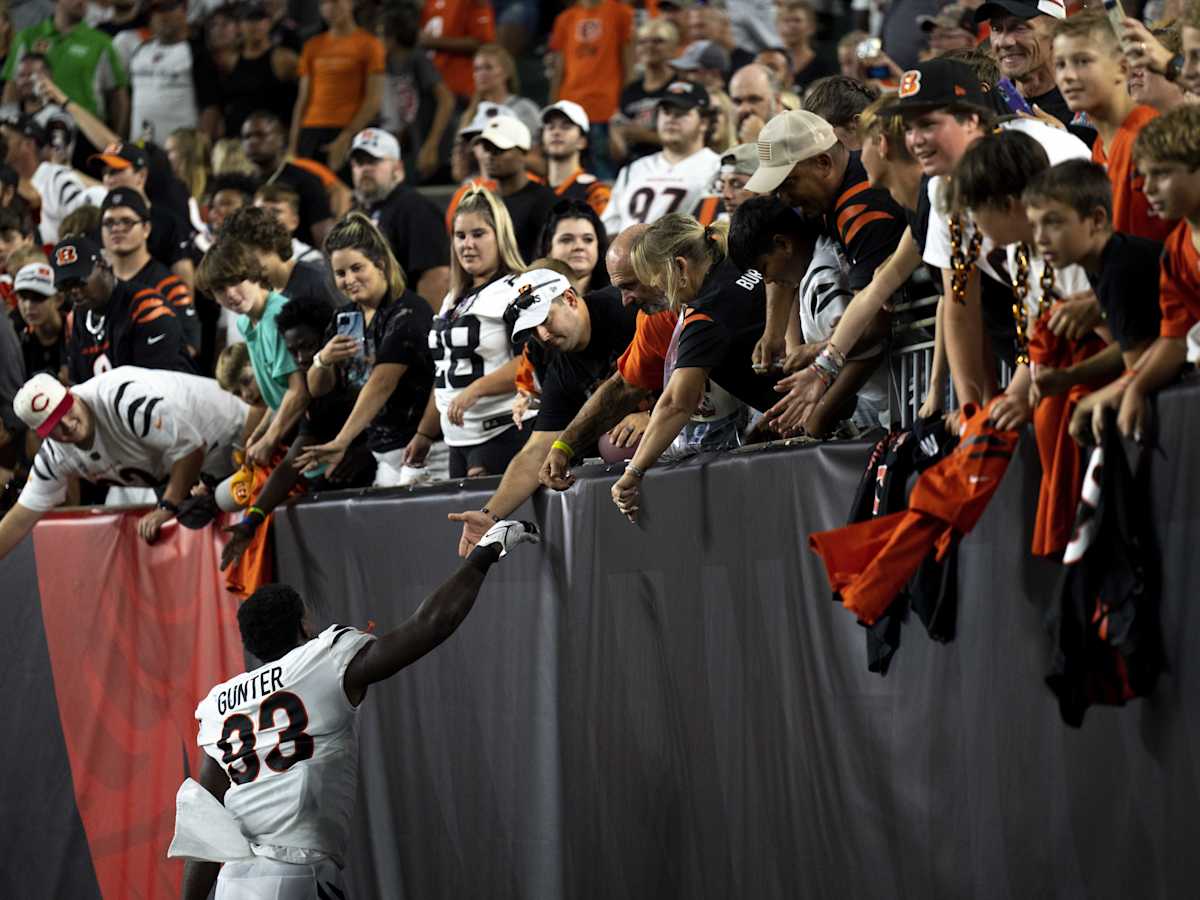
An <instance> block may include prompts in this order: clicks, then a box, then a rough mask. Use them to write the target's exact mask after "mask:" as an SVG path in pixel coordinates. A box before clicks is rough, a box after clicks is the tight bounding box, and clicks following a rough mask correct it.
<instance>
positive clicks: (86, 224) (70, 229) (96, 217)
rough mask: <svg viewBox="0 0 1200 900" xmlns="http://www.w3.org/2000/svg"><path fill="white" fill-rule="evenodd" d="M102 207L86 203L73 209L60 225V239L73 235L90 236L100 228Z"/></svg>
mask: <svg viewBox="0 0 1200 900" xmlns="http://www.w3.org/2000/svg"><path fill="white" fill-rule="evenodd" d="M101 215H102V213H101V211H100V207H98V206H92V204H90V203H85V204H84V205H83V206H80V207H78V208H77V209H73V210H71V212H69V213H68V214H67V216H66V218H64V219H63V220H62V224H61V225H60V226H58V236H59V239H60V240H65V239H67V238H71V237H88V236H90V235H93V234H95V233H96V232H97V231H99V230H100V217H101Z"/></svg>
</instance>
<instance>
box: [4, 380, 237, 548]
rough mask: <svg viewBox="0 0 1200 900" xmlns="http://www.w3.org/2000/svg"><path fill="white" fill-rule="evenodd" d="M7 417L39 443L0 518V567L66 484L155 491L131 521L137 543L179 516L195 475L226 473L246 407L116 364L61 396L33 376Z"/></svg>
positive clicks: (213, 388) (200, 384)
mask: <svg viewBox="0 0 1200 900" xmlns="http://www.w3.org/2000/svg"><path fill="white" fill-rule="evenodd" d="M13 409H14V411H15V412H16V414H17V415H18V416H19V417H20V418H21V421H23V422H24V423H25V424H26V425H28V426H29V428H30V430H32V431H36V432H37V433H38V435H39V436H40V437H42V438H43V441H42V446H41V448H40V449H39V450H38V453H37V456H36V457H34V460H33V466H32V468H31V470H30V473H29V480H28V481H27V482H26V483H25V487H24V488H23V489H22V491H21V496H20V497H19V498H18V499H17V502H16V504H15V505H14V506H13V508H12V509H10V510H9V511H8V512H7V513H6V514H5V516H4V519H3V520H0V559H2V558H4V557H5V556H7V555H8V553H9V551H11V550H12V549H13V547H15V546H16V545H17V544H19V543H20V542H21V540H22V539H23V538H24V537H25V535H27V534H28V533H29V532H30V531H31V530H32V529H33V526H34V525H36V524H37V522H38V519H40V518H41V517H42V516H43V515H44V514H45V513H47V512H48V511H50V510H52V509H54V507H56V506H58V505H59V504H60V503H62V502H63V501H64V500H65V499H66V497H67V482H68V479H69V478H71V477H72V476H74V477H79V478H85V479H87V480H88V481H92V482H96V483H97V484H108V485H130V486H135V487H158V486H160V485H163V484H165V485H166V488H165V489H164V490H163V493H162V499H161V500H159V502H158V508H157V509H155V510H153V511H152V512H149V513H147V514H146V515H145V516H143V517H142V519H141V521H139V522H138V534H140V535H141V536H142V538H143V539H144V540H146V541H147V542H152V541H154V540H155V539H156V538H157V537H158V532H159V529H160V528H161V527H162V526H163V524H164V523H165V522H167V521H168V520H169V519H171V518H173V517H174V516H175V515H176V514H178V512H179V504H181V503H183V502H184V501H185V500H186V499H187V498H188V496H189V494H190V492H191V489H192V485H194V484H195V483H196V481H197V479H198V478H199V476H200V473H201V472H206V473H208V474H209V475H212V476H213V477H214V478H216V479H218V480H219V479H222V478H224V477H225V476H227V475H229V474H231V473H232V472H233V470H234V465H233V455H232V454H233V448H234V445H235V443H237V442H238V441H239V440H240V439H241V434H242V428H243V427H244V426H245V424H246V414H247V412H248V411H249V407H248V406H246V404H245V403H243V402H242V401H241V400H239V399H238V398H237V397H235V396H233V395H232V394H230V393H227V392H225V391H223V390H221V388H220V386H219V385H218V384H217V383H216V382H215V381H213V380H212V379H211V378H201V377H199V376H198V375H188V374H185V373H183V372H168V371H166V370H162V369H139V368H137V367H136V366H118V367H117V368H115V369H110V370H109V371H107V372H104V373H102V374H100V375H97V376H96V377H94V378H91V379H89V380H88V381H86V382H85V383H83V384H77V385H75V386H74V387H72V388H70V389H69V390H68V389H67V388H65V387H63V386H62V384H61V383H59V381H58V379H56V378H55V377H54V376H53V375H50V374H48V373H45V372H41V373H39V374H37V375H34V376H33V377H32V378H31V379H29V381H27V382H25V385H24V386H23V387H22V388H21V390H19V391H18V392H17V395H16V397H15V398H13Z"/></svg>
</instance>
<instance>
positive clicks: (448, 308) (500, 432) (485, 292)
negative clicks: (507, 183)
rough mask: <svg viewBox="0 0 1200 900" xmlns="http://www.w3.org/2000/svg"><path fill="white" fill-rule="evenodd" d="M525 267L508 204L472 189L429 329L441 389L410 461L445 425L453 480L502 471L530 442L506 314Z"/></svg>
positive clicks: (457, 221)
mask: <svg viewBox="0 0 1200 900" xmlns="http://www.w3.org/2000/svg"><path fill="white" fill-rule="evenodd" d="M524 270H525V262H524V260H522V259H521V255H520V253H519V252H518V250H517V242H516V239H515V237H514V235H513V228H512V219H511V218H510V217H509V215H508V210H507V209H505V207H504V204H503V203H501V202H500V200H499V199H498V198H497V197H496V196H495V195H494V194H493V193H492V192H491V191H489V190H487V188H482V187H480V188H475V189H473V190H471V191H469V192H468V193H467V194H466V195H465V196H464V197H463V199H462V201H461V202H460V203H459V204H458V209H457V210H456V211H455V214H454V228H453V232H452V234H451V253H450V292H449V293H448V294H447V295H446V299H445V301H443V303H442V309H441V312H439V313H438V315H437V316H436V317H435V318H434V320H433V329H432V330H431V331H430V332H429V349H430V350H431V351H432V353H433V363H434V380H433V393H432V395H431V396H430V399H429V405H428V407H427V408H426V410H425V415H424V416H423V417H422V419H421V424H420V427H419V428H418V429H417V436H416V438H414V440H413V442H411V443H410V444H409V452H408V453H407V454H406V458H405V464H406V465H419V464H420V462H421V460H422V458H423V453H421V452H420V451H421V450H423V449H425V447H426V445H427V444H428V438H427V437H425V436H427V435H434V434H436V433H437V431H439V430H440V431H441V433H442V435H443V436H444V437H445V439H446V445H447V446H448V447H449V448H450V477H451V478H463V477H468V476H475V475H499V474H500V473H502V472H503V471H504V469H505V468H506V467H507V466H508V463H509V460H511V459H512V458H513V457H514V456H516V455H517V452H518V451H520V449H521V448H522V447H523V446H524V445H525V439H526V438H527V437H528V436H529V431H528V430H522V429H518V428H517V427H516V426H515V425H514V424H513V420H512V402H513V399H514V398H515V397H516V395H517V389H516V385H515V379H516V374H517V360H516V358H515V357H514V356H513V348H512V340H511V326H510V325H509V324H508V323H507V322H505V319H504V312H505V310H506V309H507V308H508V305H509V304H510V303H511V302H512V301H513V300H515V299H516V296H517V293H516V289H515V288H513V286H512V279H513V278H514V277H515V276H516V275H518V274H520V273H521V272H523V271H524ZM535 415H537V412H536V410H531V411H529V413H528V415H527V418H532V417H533V416H535Z"/></svg>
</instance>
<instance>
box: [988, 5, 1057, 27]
mask: <svg viewBox="0 0 1200 900" xmlns="http://www.w3.org/2000/svg"><path fill="white" fill-rule="evenodd" d="M1000 16H1015V17H1016V18H1018V19H1026V20H1028V19H1035V18H1037V17H1038V16H1050V17H1051V18H1052V19H1065V18H1066V17H1067V7H1066V5H1065V4H1064V3H1062V2H1061V0H1033V2H1029V0H988V2H987V3H984V4H983V5H982V6H980V7H979V8H978V9H976V10H975V24H976V25H982V24H983V23H984V22H990V21H992V19H995V18H998V17H1000Z"/></svg>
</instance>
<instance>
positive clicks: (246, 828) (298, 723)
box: [196, 625, 375, 864]
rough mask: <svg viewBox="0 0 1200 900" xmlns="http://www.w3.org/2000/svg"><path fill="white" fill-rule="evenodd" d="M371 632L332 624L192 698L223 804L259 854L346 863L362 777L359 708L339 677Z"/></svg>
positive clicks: (289, 859) (370, 638) (290, 859)
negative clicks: (222, 786) (220, 780)
mask: <svg viewBox="0 0 1200 900" xmlns="http://www.w3.org/2000/svg"><path fill="white" fill-rule="evenodd" d="M373 640H375V638H374V637H373V636H371V635H369V634H364V633H363V632H361V631H359V630H358V629H357V628H351V627H348V626H341V625H333V626H331V627H329V628H327V629H326V630H325V631H323V632H322V633H321V634H320V635H318V636H317V637H315V638H313V639H312V640H310V641H309V642H308V643H306V644H302V645H301V646H299V647H297V648H296V649H295V650H292V651H291V652H290V653H288V654H286V655H285V656H283V657H281V658H279V659H277V660H275V661H274V662H270V663H267V664H266V665H265V666H262V667H260V668H258V669H255V670H254V671H252V672H246V673H244V674H242V675H238V676H236V677H234V678H231V679H229V680H228V681H226V682H223V683H222V684H218V685H217V686H216V687H214V688H213V689H212V690H211V691H209V693H208V696H207V697H205V698H204V699H203V700H202V701H201V702H200V705H199V706H197V707H196V718H197V719H199V720H200V734H199V737H198V738H197V743H198V744H199V745H200V747H201V749H203V750H204V752H205V753H207V754H208V755H209V756H210V757H212V758H213V759H214V760H216V762H217V763H218V764H220V766H221V768H222V769H223V770H224V771H225V774H227V775H228V776H229V781H230V788H229V791H228V792H227V793H226V794H225V807H226V809H228V810H229V812H230V813H231V814H232V815H233V816H234V818H236V819H237V820H238V824H239V825H240V826H241V829H242V833H243V834H244V835H246V838H247V840H249V841H250V843H251V844H252V845H254V846H255V851H256V852H257V853H258V854H259V855H262V856H269V857H272V858H274V859H279V860H282V861H283V862H294V863H305V862H311V861H312V860H314V859H318V858H324V857H329V858H331V859H334V860H335V861H337V862H338V863H339V864H340V862H341V858H342V855H343V853H344V852H345V848H346V841H347V839H348V837H349V830H350V811H351V809H352V807H353V804H354V801H355V792H356V788H357V783H358V735H357V732H356V730H355V715H356V713H357V709H356V708H355V707H353V706H351V705H350V700H349V699H348V698H347V697H346V691H345V688H344V687H343V685H342V678H343V676H344V675H345V673H346V667H347V666H348V665H349V664H350V661H351V660H352V659H354V657H355V656H356V655H357V654H358V652H359V651H360V650H362V648H363V647H364V646H366V645H367V644H368V643H370V642H371V641H373Z"/></svg>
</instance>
